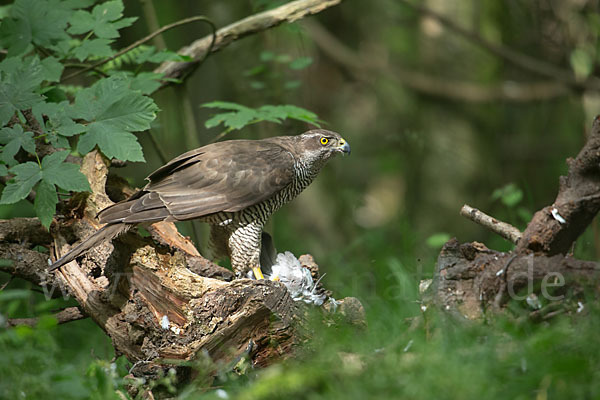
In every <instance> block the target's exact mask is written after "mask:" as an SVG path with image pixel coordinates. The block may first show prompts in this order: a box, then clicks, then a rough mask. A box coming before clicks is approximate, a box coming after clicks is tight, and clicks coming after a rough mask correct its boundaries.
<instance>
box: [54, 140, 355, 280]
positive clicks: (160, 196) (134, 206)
mask: <svg viewBox="0 0 600 400" xmlns="http://www.w3.org/2000/svg"><path fill="white" fill-rule="evenodd" d="M340 153H345V154H349V153H350V145H349V144H348V142H346V141H345V140H344V139H343V138H342V137H341V136H340V135H339V134H338V133H336V132H331V131H327V130H323V129H314V130H310V131H308V132H305V133H303V134H300V135H297V136H277V137H272V138H268V139H262V140H228V141H223V142H218V143H212V144H209V145H206V146H203V147H200V148H198V149H196V150H191V151H188V152H187V153H184V154H182V155H180V156H179V157H177V158H175V159H173V160H171V161H170V162H168V163H167V164H166V165H164V166H163V167H160V168H159V169H157V170H156V171H154V172H153V173H152V174H150V175H149V176H148V177H147V178H146V179H147V180H148V184H147V185H146V186H145V187H144V188H143V189H141V190H138V191H137V192H136V193H135V194H133V195H132V196H131V197H129V198H128V199H126V200H123V201H121V202H119V203H116V204H113V205H112V206H110V207H107V208H105V209H104V210H102V211H100V213H99V214H98V219H99V221H100V222H101V223H103V224H105V225H104V226H103V227H102V228H101V229H100V230H98V231H97V232H95V233H94V234H92V235H91V236H90V237H88V238H86V239H85V240H83V241H82V242H81V243H79V244H78V245H76V246H75V247H74V248H73V249H71V251H69V252H68V253H67V254H65V255H64V256H63V257H61V258H60V259H58V260H56V262H54V264H52V265H51V266H50V270H54V269H56V268H60V267H61V266H63V265H65V264H66V263H69V262H71V261H73V260H74V259H75V258H77V257H79V256H80V255H82V254H84V253H85V252H86V251H88V250H89V249H91V248H93V247H94V246H97V245H99V244H100V243H102V242H104V241H106V240H110V239H113V238H114V237H116V236H117V235H119V234H121V233H123V232H126V231H127V230H128V229H130V228H131V227H133V226H135V225H137V224H151V223H154V222H159V221H186V220H190V219H198V220H200V221H202V222H206V223H208V224H210V227H211V229H210V231H211V232H210V236H211V238H210V239H211V240H210V242H211V244H212V246H214V249H215V250H216V253H217V254H218V255H222V256H229V258H230V259H231V266H232V268H233V271H234V272H235V273H236V274H237V276H238V277H239V276H244V274H246V273H247V272H248V271H250V270H251V271H252V272H253V273H254V276H255V278H256V279H263V274H262V271H261V268H260V250H261V234H262V230H263V227H264V225H265V223H266V222H267V220H268V219H269V217H270V216H271V215H272V214H273V213H274V212H275V211H277V210H278V209H279V208H280V207H281V206H283V205H284V204H286V203H287V202H289V201H290V200H292V199H293V198H294V197H296V196H297V195H298V194H300V192H302V190H304V189H305V188H306V187H307V186H308V185H309V184H310V183H311V182H312V181H313V179H314V178H315V177H316V176H317V174H318V173H319V171H320V170H321V168H323V166H324V165H325V164H326V163H327V161H328V160H329V159H330V158H331V157H332V156H334V155H336V154H340Z"/></svg>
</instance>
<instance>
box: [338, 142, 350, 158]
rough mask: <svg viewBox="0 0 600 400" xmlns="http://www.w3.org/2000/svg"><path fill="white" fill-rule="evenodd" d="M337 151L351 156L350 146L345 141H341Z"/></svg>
mask: <svg viewBox="0 0 600 400" xmlns="http://www.w3.org/2000/svg"><path fill="white" fill-rule="evenodd" d="M337 149H338V151H340V152H342V153H344V154H348V155H349V154H350V144H349V143H348V142H346V140H344V139H340V141H339V145H338V147H337Z"/></svg>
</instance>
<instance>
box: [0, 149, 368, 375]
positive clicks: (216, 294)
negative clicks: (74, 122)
mask: <svg viewBox="0 0 600 400" xmlns="http://www.w3.org/2000/svg"><path fill="white" fill-rule="evenodd" d="M81 171H82V172H83V173H84V174H85V175H86V177H87V178H88V180H89V181H90V186H91V188H92V192H91V193H90V194H89V195H88V196H87V198H85V199H81V198H77V199H75V198H74V199H73V200H72V201H71V202H70V203H69V206H71V207H76V208H77V209H78V210H79V211H77V212H74V211H69V213H68V216H67V215H64V216H62V217H60V218H59V219H58V221H55V222H54V223H53V226H52V229H51V231H52V235H53V236H54V238H53V239H52V237H51V236H50V235H49V234H48V233H47V232H46V233H44V231H43V228H41V226H40V225H39V223H38V222H37V221H36V220H34V219H16V220H9V221H0V237H2V238H3V243H2V244H0V257H1V258H4V259H8V260H12V263H4V264H2V265H0V270H2V271H4V272H8V273H10V274H12V275H13V276H17V277H20V278H23V279H26V280H29V281H30V282H33V283H35V284H37V285H40V286H42V288H43V289H44V293H46V294H47V295H48V296H49V297H51V296H61V295H62V296H73V297H74V298H75V299H76V300H77V302H78V303H79V307H80V309H81V311H79V310H78V313H75V312H74V310H70V311H69V312H68V315H67V314H65V313H67V311H65V312H63V314H65V315H63V314H60V313H59V314H57V318H59V319H60V320H61V322H67V321H68V320H70V319H76V318H77V317H79V316H83V315H86V316H89V317H90V318H91V319H92V320H94V321H95V322H96V323H97V324H98V325H99V326H100V327H101V328H102V329H103V330H104V331H105V332H106V333H107V335H108V336H110V338H111V339H112V342H113V345H114V347H115V350H116V352H117V354H124V355H125V356H126V357H127V358H128V359H129V360H130V361H131V362H132V363H133V364H134V367H133V368H132V373H133V374H135V375H137V376H142V375H150V376H154V375H155V374H159V373H160V371H161V370H162V369H164V368H171V367H173V366H175V368H176V370H177V371H178V373H181V374H183V375H181V376H189V374H188V371H186V369H187V368H189V367H184V366H182V361H193V360H195V359H196V358H197V357H198V356H199V355H201V356H202V357H206V356H208V357H210V359H211V360H212V362H213V363H214V364H215V365H228V364H229V363H231V362H234V361H235V360H237V359H238V358H239V357H240V356H242V355H244V356H246V357H248V358H249V360H250V361H251V362H252V365H254V366H265V365H268V364H270V363H272V362H273V361H275V360H278V359H281V358H285V357H289V356H290V355H291V354H293V350H294V348H295V346H296V345H297V344H299V343H301V342H302V341H303V340H304V339H305V337H304V335H303V333H302V332H304V328H303V319H304V316H305V312H306V310H305V308H306V307H307V306H306V305H305V304H304V303H302V302H295V301H294V300H292V298H291V297H290V295H289V293H288V290H287V289H286V287H285V286H284V285H283V284H281V283H279V282H273V281H269V280H261V281H256V280H249V279H238V280H234V279H233V278H234V275H233V273H232V272H231V271H230V270H228V269H225V268H222V267H220V266H218V265H216V264H214V263H212V262H211V261H209V260H207V259H205V258H203V257H202V256H201V255H200V254H199V253H198V252H197V250H196V249H195V248H193V247H191V243H190V242H189V240H188V239H186V238H184V237H182V236H181V235H180V234H179V233H178V232H177V229H176V228H175V226H174V225H173V224H172V223H167V222H161V223H160V224H157V225H155V226H153V227H150V228H149V230H150V231H151V232H152V233H153V235H154V236H156V237H157V238H158V239H159V240H158V241H153V240H152V239H151V238H142V237H140V236H138V235H137V234H136V233H135V232H133V231H132V232H129V233H127V234H124V235H122V236H121V237H119V238H117V239H116V240H114V241H113V242H112V243H109V242H107V243H104V244H102V245H99V246H97V247H96V248H94V249H92V250H91V251H90V252H89V253H87V254H86V255H85V256H83V257H81V258H80V259H79V262H77V261H73V262H71V263H69V264H66V265H65V266H63V267H62V268H60V269H58V270H57V271H56V273H50V274H49V273H47V272H46V269H47V267H48V261H49V260H48V255H47V254H44V253H40V252H38V251H35V250H33V249H30V247H33V246H34V245H43V246H46V247H47V248H49V249H50V250H51V251H52V252H54V259H56V258H57V257H60V256H61V255H63V254H65V253H66V252H67V251H68V250H69V248H70V244H69V243H73V242H75V241H77V240H79V239H81V238H83V237H86V236H88V235H89V234H91V233H92V232H94V231H95V230H97V229H99V228H100V226H99V225H98V223H97V221H96V219H95V217H96V215H97V214H98V212H99V210H101V209H102V208H104V207H106V206H108V205H110V204H111V200H110V199H109V197H108V196H107V195H106V193H105V185H106V182H107V175H108V160H106V159H105V158H104V157H102V156H101V154H100V153H98V152H97V151H93V152H91V153H89V154H87V155H86V156H85V157H84V159H83V162H82V164H81ZM67 208H68V207H67ZM13 221H14V222H13ZM301 260H302V261H301V262H302V264H303V265H304V264H305V265H306V266H307V268H309V269H310V270H311V273H312V274H314V276H315V278H317V279H318V276H319V273H318V266H317V265H316V264H315V263H314V260H312V257H310V256H303V257H301ZM322 310H323V312H324V313H326V314H327V313H331V314H337V315H340V316H341V317H343V318H344V319H345V320H347V321H348V322H349V323H354V324H357V325H364V310H363V309H362V305H361V304H360V302H358V301H357V300H356V299H342V300H341V301H338V302H335V304H334V303H331V304H328V303H326V306H324V307H322ZM34 322H35V320H34V319H23V320H12V321H11V322H10V324H11V325H16V324H19V323H22V324H33V323H34Z"/></svg>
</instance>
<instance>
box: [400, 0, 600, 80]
mask: <svg viewBox="0 0 600 400" xmlns="http://www.w3.org/2000/svg"><path fill="white" fill-rule="evenodd" d="M399 1H400V2H401V3H402V4H404V5H406V6H407V7H409V8H411V9H413V10H415V11H417V12H418V13H420V14H423V15H426V16H428V17H430V18H433V19H434V20H436V21H438V22H439V23H440V24H442V25H444V26H445V27H446V28H448V29H450V30H451V31H454V32H456V33H457V34H459V35H460V36H462V37H464V38H465V39H467V40H469V41H470V42H472V43H474V44H476V45H478V46H479V47H481V48H483V49H485V50H487V51H489V52H490V53H492V54H494V55H496V56H498V57H500V58H503V59H504V60H506V61H508V62H510V63H511V64H513V65H516V66H517V67H519V68H521V69H524V70H527V71H530V72H533V73H535V74H538V75H543V76H546V77H549V78H552V79H554V80H556V81H557V82H562V83H564V84H565V85H568V86H570V87H572V88H575V89H579V90H595V91H599V90H600V79H598V78H596V77H589V78H588V79H587V80H585V81H579V80H578V79H577V78H576V77H575V76H574V75H573V73H572V72H571V71H569V70H565V69H562V68H559V67H557V66H555V65H553V64H550V63H548V62H546V61H542V60H538V59H536V58H534V57H531V56H529V55H527V54H523V53H519V52H517V51H515V50H513V49H511V48H508V47H506V46H502V45H497V44H494V43H490V42H488V41H487V40H485V39H484V38H482V37H481V36H480V35H478V34H477V33H476V32H472V31H469V30H467V29H465V28H463V27H461V26H459V25H457V24H456V23H455V22H453V21H452V20H450V19H449V18H446V17H445V16H443V15H441V14H438V13H437V12H435V11H433V10H431V9H429V8H427V7H424V6H421V5H417V4H413V3H412V2H410V1H408V0H399Z"/></svg>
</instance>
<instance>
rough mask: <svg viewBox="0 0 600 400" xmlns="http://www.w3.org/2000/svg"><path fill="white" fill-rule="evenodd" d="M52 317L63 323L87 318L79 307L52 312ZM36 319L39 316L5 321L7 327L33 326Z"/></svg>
mask: <svg viewBox="0 0 600 400" xmlns="http://www.w3.org/2000/svg"><path fill="white" fill-rule="evenodd" d="M54 318H56V320H57V321H58V323H59V324H64V323H66V322H71V321H77V320H80V319H83V318H87V315H85V314H84V313H83V312H82V311H81V309H80V308H79V307H67V308H65V309H63V310H61V311H59V312H57V313H56V314H54ZM38 321H39V318H12V319H8V320H7V321H6V325H8V326H9V327H12V326H17V325H27V326H35V325H36V324H37V323H38Z"/></svg>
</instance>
